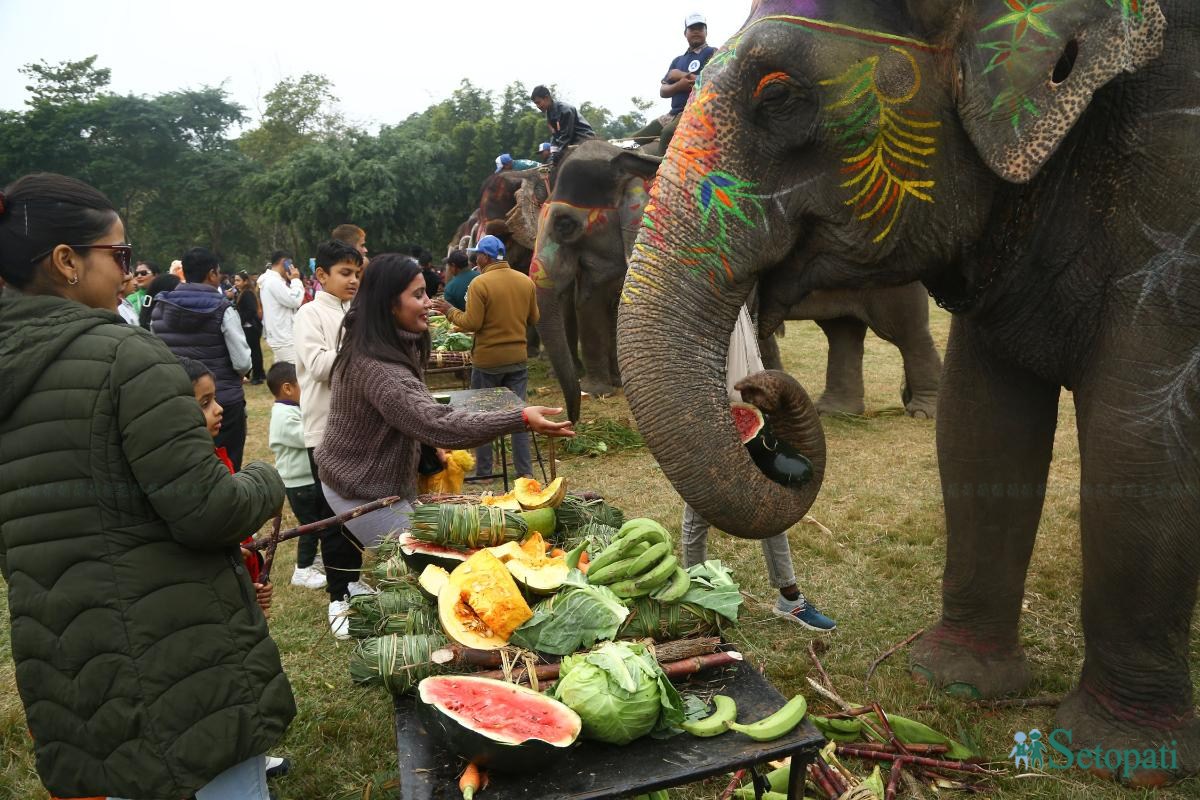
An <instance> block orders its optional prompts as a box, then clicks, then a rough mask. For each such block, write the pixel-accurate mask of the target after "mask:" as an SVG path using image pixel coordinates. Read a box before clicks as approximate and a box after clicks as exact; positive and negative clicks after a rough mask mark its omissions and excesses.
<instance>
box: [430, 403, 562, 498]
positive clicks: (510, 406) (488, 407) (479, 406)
mask: <svg viewBox="0 0 1200 800" xmlns="http://www.w3.org/2000/svg"><path fill="white" fill-rule="evenodd" d="M434 395H435V396H437V395H442V396H443V397H444V396H446V395H449V397H450V399H449V400H447V401H446V402H447V403H449V405H451V406H453V407H454V408H458V409H462V410H463V411H517V410H519V409H522V408H524V407H525V401H524V400H522V399H521V397H520V395H518V394H517V393H516V392H514V391H513V390H512V389H509V388H508V387H507V386H496V387H493V388H491V389H460V390H458V391H455V392H435V393H434ZM529 439H530V441H531V442H532V443H533V452H534V457H535V458H536V459H537V463H538V467H540V468H541V470H542V480H543V481H545V480H546V465H545V463H544V462H543V461H542V451H541V448H540V447H538V442H537V436H536V435H535V434H533V433H530V434H529ZM496 449H497V450H499V451H500V471H499V472H493V473H492V474H490V475H475V476H473V477H471V478H467V481H486V480H491V479H492V478H501V479H503V481H504V491H505V492H507V491H508V451H507V450H506V449H505V447H504V436H501V437H500V438H499V439H497V440H496ZM492 463H493V464H495V463H496V462H495V461H494V460H493V461H492Z"/></svg>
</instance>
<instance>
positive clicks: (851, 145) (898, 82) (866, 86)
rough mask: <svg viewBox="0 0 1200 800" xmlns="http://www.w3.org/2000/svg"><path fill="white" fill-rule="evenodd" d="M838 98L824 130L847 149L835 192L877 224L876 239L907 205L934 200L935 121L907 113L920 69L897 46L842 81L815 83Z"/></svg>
mask: <svg viewBox="0 0 1200 800" xmlns="http://www.w3.org/2000/svg"><path fill="white" fill-rule="evenodd" d="M821 85H822V86H827V87H830V88H831V89H832V90H834V91H836V92H838V93H839V97H838V99H837V100H836V101H835V102H833V103H832V104H831V105H830V106H829V108H828V110H829V113H830V114H831V117H830V118H829V119H827V120H826V125H827V126H829V128H830V129H831V130H832V131H833V133H834V136H835V141H836V142H837V144H838V146H839V147H841V148H843V149H844V150H845V151H846V155H845V156H844V157H843V158H842V162H843V164H844V166H843V167H842V170H841V171H842V173H843V174H846V175H848V176H849V177H848V178H847V179H846V180H845V181H844V182H843V183H842V184H841V188H843V189H846V190H847V191H850V192H853V195H852V196H851V197H850V198H849V199H847V200H846V201H845V203H846V205H848V206H852V207H853V208H854V213H855V216H856V217H857V218H858V219H859V220H864V221H870V222H871V224H876V225H881V226H882V227H881V229H880V231H879V233H878V234H876V236H875V239H874V241H875V242H881V241H883V240H884V239H885V238H887V235H888V234H889V233H891V232H892V229H893V228H894V227H895V225H896V220H897V219H899V217H900V212H901V210H902V209H903V208H904V203H905V200H906V199H908V198H912V199H914V200H920V201H922V202H926V203H932V202H933V195H932V191H933V188H934V185H935V183H936V182H935V181H934V180H933V179H932V178H927V177H922V176H924V175H926V174H927V171H928V170H929V167H930V164H929V159H930V158H931V157H932V156H933V155H934V154H935V153H936V152H937V141H936V139H935V138H934V136H933V134H934V133H935V132H936V131H937V129H938V128H940V127H941V122H938V121H937V120H934V119H931V118H930V117H929V116H928V115H927V114H924V113H922V112H921V111H919V110H916V109H913V108H910V107H909V106H910V104H911V102H912V100H913V99H914V98H915V97H916V96H917V93H918V92H920V90H921V69H920V67H919V66H918V64H917V60H916V59H915V58H913V56H912V54H911V53H909V52H908V51H907V50H905V49H903V48H900V47H895V46H892V47H889V48H888V49H887V51H886V52H885V53H882V54H880V55H877V56H871V57H870V58H866V59H864V60H862V61H860V62H858V63H857V64H855V65H853V66H852V67H850V68H849V69H848V70H846V71H845V72H844V73H842V75H840V76H839V77H837V78H833V79H831V80H826V81H822V82H821Z"/></svg>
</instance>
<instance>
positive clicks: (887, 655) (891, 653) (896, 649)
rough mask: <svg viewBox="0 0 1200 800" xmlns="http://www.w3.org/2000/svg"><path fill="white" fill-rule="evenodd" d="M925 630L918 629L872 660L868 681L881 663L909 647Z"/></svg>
mask: <svg viewBox="0 0 1200 800" xmlns="http://www.w3.org/2000/svg"><path fill="white" fill-rule="evenodd" d="M924 632H925V629H924V628H921V630H919V631H917V632H916V633H914V634H913V635H912V636H909V637H908V638H907V639H905V640H904V641H903V642H900V643H899V644H897V645H896V646H895V647H891V648H889V649H888V651H887V652H886V653H884V654H883V655H881V656H880V657H879V658H877V659H875V660H874V661H872V662H871V668H870V669H868V670H867V683H870V682H871V676H872V675H874V674H875V670H877V669H878V668H879V665H880V664H882V663H883V662H884V661H887V660H888V659H889V658H891V657H892V656H894V655H895V654H896V653H898V652H900V651H901V650H903V649H904V648H905V647H908V646H909V645H910V644H912V643H913V642H914V641H916V639H917V637H918V636H920V635H921V634H922V633H924Z"/></svg>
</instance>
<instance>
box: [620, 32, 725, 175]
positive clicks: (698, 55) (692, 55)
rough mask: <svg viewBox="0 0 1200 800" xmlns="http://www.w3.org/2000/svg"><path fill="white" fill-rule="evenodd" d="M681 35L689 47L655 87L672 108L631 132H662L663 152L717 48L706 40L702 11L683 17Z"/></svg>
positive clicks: (649, 134) (644, 135) (644, 134)
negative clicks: (657, 86) (702, 71)
mask: <svg viewBox="0 0 1200 800" xmlns="http://www.w3.org/2000/svg"><path fill="white" fill-rule="evenodd" d="M683 36H684V38H685V39H687V43H688V49H687V51H686V52H685V53H684V54H683V55H681V56H679V57H678V58H676V59H675V60H673V61H672V62H671V66H669V67H667V74H666V75H664V76H663V79H662V83H661V85H660V86H659V89H658V94H659V96H660V97H669V98H671V110H670V111H669V112H667V113H666V114H664V115H663V116H661V117H659V118H658V119H656V120H654V121H652V122H651V123H650V124H649V125H647V126H646V127H645V128H642V129H641V130H640V131H638V132H637V133H635V134H634V137H635V138H638V139H641V138H648V137H652V136H659V135H660V134H661V139H660V141H661V143H662V149H663V152H666V149H667V143H668V142H670V141H671V135H672V134H673V133H675V126H676V125H677V124H678V123H679V115H680V114H682V113H683V108H684V106H686V105H687V99H688V95H689V94H691V92H692V87H693V86H695V85H696V78H697V77H698V76H699V75H700V71H701V70H702V69H704V67H705V65H706V64H708V61H709V59H711V58H712V57H713V54H714V53H716V52H717V48H715V47H711V46H710V45H709V44H708V22H707V21H706V20H705V19H704V15H703V14H700V13H695V12H693V13H691V14H688V15H687V16H686V17H685V18H684V20H683Z"/></svg>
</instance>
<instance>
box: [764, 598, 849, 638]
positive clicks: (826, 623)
mask: <svg viewBox="0 0 1200 800" xmlns="http://www.w3.org/2000/svg"><path fill="white" fill-rule="evenodd" d="M771 613H772V614H774V615H775V616H777V617H783V618H784V619H786V620H791V621H792V622H796V623H799V624H801V625H803V626H804V627H806V628H808V629H809V630H810V631H831V630H833V629H835V628H836V627H837V623H836V622H834V621H833V620H831V619H830V618H829V617H827V616H825V615H824V614H822V613H821V612H820V611H817V609H816V608H815V607H814V606H813V604H812V603H810V602H808V600H807V599H805V597H804V595H800V599H799V600H788V599H787V598H786V597H783V596H782V595H781V596H780V597H779V599H778V600H777V601H776V602H775V605H774V606H772V607H771Z"/></svg>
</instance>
